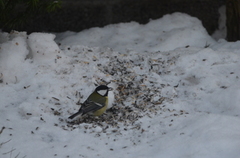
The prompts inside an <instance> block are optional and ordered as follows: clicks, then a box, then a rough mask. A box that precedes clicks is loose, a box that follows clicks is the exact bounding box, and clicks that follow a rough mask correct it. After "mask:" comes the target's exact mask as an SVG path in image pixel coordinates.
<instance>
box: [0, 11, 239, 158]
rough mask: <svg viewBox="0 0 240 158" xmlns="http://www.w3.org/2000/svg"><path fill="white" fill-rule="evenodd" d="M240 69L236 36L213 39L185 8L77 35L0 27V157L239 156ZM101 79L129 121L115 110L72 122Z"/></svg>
mask: <svg viewBox="0 0 240 158" xmlns="http://www.w3.org/2000/svg"><path fill="white" fill-rule="evenodd" d="M218 32H219V33H221V32H220V31H219V30H218ZM215 37H216V34H215ZM239 68H240V41H237V42H227V41H225V40H224V39H219V40H217V41H216V40H215V39H214V38H213V37H211V36H210V35H208V33H207V32H206V30H205V28H203V26H202V23H201V21H199V20H198V19H197V18H194V17H191V16H189V15H186V14H183V13H173V14H169V15H165V16H164V17H162V18H161V19H158V20H151V21H150V22H149V23H148V24H145V25H141V24H138V23H136V22H130V23H120V24H114V25H108V26H105V27H103V28H91V29H88V30H84V31H81V32H78V33H77V32H70V31H67V32H63V33H58V34H52V33H32V34H30V35H27V34H26V32H17V31H14V32H11V33H5V32H1V33H0V89H1V93H0V100H1V102H0V157H1V158H11V157H21V158H22V157H26V158H43V157H44V158H52V157H63V158H76V157H82V158H91V157H99V158H112V157H115V158H123V157H124V158H128V157H139V158H149V157H151V158H159V157H164V158H176V157H178V158H187V157H191V158H202V157H204V158H226V157H228V158H238V157H239V155H240V150H239V149H240V132H239V131H240V115H239V114H240V79H239V77H240V70H239ZM102 83H110V86H112V87H113V88H114V94H115V99H114V95H113V94H111V95H110V100H111V101H110V102H111V103H110V104H111V106H113V107H112V108H115V109H118V108H119V110H120V109H121V108H122V109H124V108H125V109H126V108H130V109H132V110H133V112H130V114H131V115H130V114H129V116H131V117H132V116H133V114H134V115H136V117H137V119H136V120H134V121H132V119H129V117H128V120H120V119H119V118H121V117H124V115H122V114H123V113H121V112H120V111H119V113H118V111H117V110H115V114H114V116H115V118H116V117H117V118H118V119H119V122H118V123H117V124H115V125H111V124H109V123H108V120H101V119H103V117H99V120H98V123H94V122H82V123H80V124H73V123H71V122H70V121H69V120H68V119H67V118H68V117H69V116H70V115H71V114H73V113H74V112H76V111H77V110H78V109H79V105H76V103H77V102H78V101H79V100H80V102H84V100H85V99H86V98H87V97H88V95H89V94H90V93H91V92H92V91H93V90H94V89H95V88H96V86H97V85H99V84H102ZM121 88H122V89H121ZM123 90H128V92H129V93H124V95H123V93H121V91H123ZM124 92H126V91H124ZM76 94H77V95H76ZM119 96H120V97H123V98H122V101H120V100H121V98H120V97H119ZM110 113H111V109H109V110H108V111H106V112H105V114H104V118H108V119H109V121H110V122H111V121H116V120H114V117H111V115H113V114H112V113H111V114H110ZM117 118H116V119H117ZM124 118H125V117H124ZM78 119H81V118H78ZM126 119H127V118H126ZM117 121H118V120H117Z"/></svg>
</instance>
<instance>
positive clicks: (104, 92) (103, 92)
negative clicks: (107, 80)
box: [97, 89, 107, 96]
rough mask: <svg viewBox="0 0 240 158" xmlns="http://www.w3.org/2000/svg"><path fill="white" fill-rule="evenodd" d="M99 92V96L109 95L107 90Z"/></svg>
mask: <svg viewBox="0 0 240 158" xmlns="http://www.w3.org/2000/svg"><path fill="white" fill-rule="evenodd" d="M97 92H98V94H100V95H102V96H104V95H105V94H106V93H107V90H106V89H103V90H99V91H97Z"/></svg>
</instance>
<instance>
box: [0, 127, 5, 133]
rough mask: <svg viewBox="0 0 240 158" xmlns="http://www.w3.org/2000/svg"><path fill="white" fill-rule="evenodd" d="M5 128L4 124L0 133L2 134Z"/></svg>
mask: <svg viewBox="0 0 240 158" xmlns="http://www.w3.org/2000/svg"><path fill="white" fill-rule="evenodd" d="M4 129H5V127H4V126H3V127H2V129H1V130H0V134H2V132H3V130H4Z"/></svg>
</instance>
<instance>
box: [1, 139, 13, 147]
mask: <svg viewBox="0 0 240 158" xmlns="http://www.w3.org/2000/svg"><path fill="white" fill-rule="evenodd" d="M10 141H11V139H9V140H8V141H6V142H2V143H1V144H0V148H1V146H2V145H3V144H6V143H8V142H10Z"/></svg>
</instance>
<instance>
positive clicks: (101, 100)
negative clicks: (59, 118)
mask: <svg viewBox="0 0 240 158" xmlns="http://www.w3.org/2000/svg"><path fill="white" fill-rule="evenodd" d="M111 90H113V88H111V87H108V86H106V85H100V86H98V87H97V88H96V89H95V90H94V92H93V93H92V94H90V95H89V97H88V98H87V100H86V101H84V103H82V106H81V107H80V109H79V110H78V112H76V113H75V114H73V115H71V116H70V117H68V118H69V119H73V118H75V117H76V116H78V115H81V116H82V115H84V114H87V113H93V115H94V116H100V115H102V114H103V113H104V112H105V111H106V109H107V106H108V92H109V91H111Z"/></svg>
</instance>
